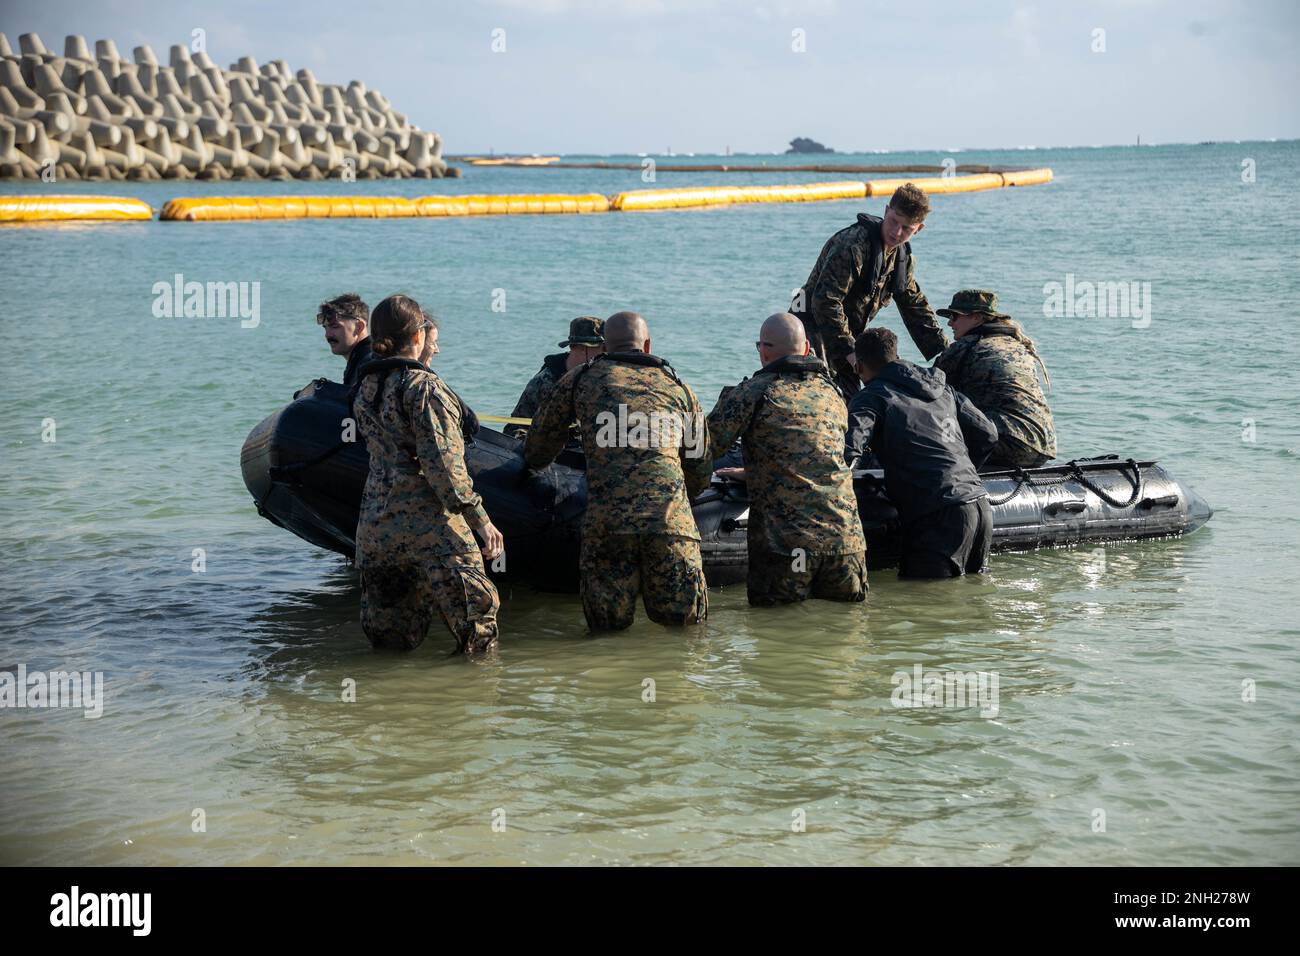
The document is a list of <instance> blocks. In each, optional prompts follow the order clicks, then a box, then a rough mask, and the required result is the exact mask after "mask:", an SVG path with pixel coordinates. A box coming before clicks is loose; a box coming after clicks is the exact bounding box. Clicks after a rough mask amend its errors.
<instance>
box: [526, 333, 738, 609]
mask: <svg viewBox="0 0 1300 956" xmlns="http://www.w3.org/2000/svg"><path fill="white" fill-rule="evenodd" d="M614 318H615V317H611V319H610V320H608V321H607V323H606V338H607V340H611V341H612V338H611V332H610V328H609V323H610V322H613V320H614ZM638 321H640V320H639V318H638ZM642 328H644V326H642ZM615 344H617V343H615ZM656 413H657V414H658V415H659V416H661V417H660V418H659V419H658V421H657V422H654V420H651V422H652V424H651V425H650V427H648V428H644V429H637V428H636V427H635V426H636V425H637V422H638V417H637V416H647V417H648V416H651V415H653V414H656ZM575 419H576V421H577V422H578V425H579V427H580V428H581V430H582V444H583V448H584V449H585V450H586V454H587V511H586V515H585V516H584V518H583V525H582V553H581V558H580V564H579V571H580V574H581V593H582V609H583V613H584V614H585V616H586V619H587V626H588V627H590V628H591V629H592V630H593V631H605V630H622V629H623V628H626V627H629V626H630V625H631V624H632V621H633V619H634V617H635V614H636V599H637V595H638V593H640V594H641V595H642V597H643V600H644V603H645V609H646V614H647V615H649V617H650V620H652V621H655V622H656V623H658V624H671V625H678V624H693V623H696V622H698V621H702V620H703V619H704V618H705V617H706V616H707V615H708V607H709V602H708V591H707V586H706V584H705V580H704V563H703V560H702V559H701V556H700V532H699V529H698V528H697V527H696V526H695V516H694V514H692V512H691V504H690V499H691V498H692V497H694V496H695V495H698V494H699V493H700V492H702V491H703V490H704V489H705V488H707V487H708V484H709V480H710V478H711V477H712V471H713V458H712V456H711V454H710V451H709V445H708V429H707V428H706V427H705V423H704V415H703V413H702V412H701V411H700V406H699V402H698V401H697V400H696V397H695V393H694V392H693V391H691V389H690V387H689V386H688V385H686V384H685V383H684V382H682V381H681V379H679V378H678V377H677V374H676V373H675V372H674V371H673V369H672V366H671V365H669V364H668V363H667V362H665V361H664V360H663V359H661V358H657V357H656V356H654V355H650V354H647V353H646V352H644V351H617V352H611V353H606V354H602V355H599V356H597V357H596V359H594V360H593V361H591V362H589V363H587V364H586V365H580V366H578V367H577V368H575V369H572V370H571V371H569V372H568V373H566V374H565V376H564V377H563V378H561V379H560V381H559V382H558V383H557V384H556V386H555V390H554V392H552V393H551V396H550V398H549V399H548V401H547V402H546V404H545V405H543V406H542V409H541V411H540V412H539V413H538V416H537V417H536V418H535V419H534V420H533V427H532V429H531V430H530V431H529V432H528V438H527V440H526V441H525V442H524V459H525V461H526V462H527V463H528V465H529V466H530V467H532V468H542V467H545V466H546V465H548V464H549V463H550V462H551V461H553V460H554V459H555V456H556V455H557V454H559V452H560V450H561V449H562V448H563V447H564V443H565V441H566V440H567V437H568V432H569V423H570V422H572V421H574V420H575ZM620 423H623V424H625V425H626V426H627V430H626V433H625V434H620V431H621V430H620V429H619V428H618V425H619V424H620Z"/></svg>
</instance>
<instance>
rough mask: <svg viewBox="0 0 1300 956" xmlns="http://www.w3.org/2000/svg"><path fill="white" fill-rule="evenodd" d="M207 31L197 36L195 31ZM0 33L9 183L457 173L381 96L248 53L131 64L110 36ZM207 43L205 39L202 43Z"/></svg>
mask: <svg viewBox="0 0 1300 956" xmlns="http://www.w3.org/2000/svg"><path fill="white" fill-rule="evenodd" d="M195 32H196V33H198V32H199V31H195ZM18 42H19V50H20V52H19V53H15V52H14V50H13V48H12V47H11V46H10V45H9V40H8V38H7V37H6V36H5V35H4V34H3V33H0V179H11V178H17V179H38V178H39V179H44V180H47V181H49V180H54V179H162V178H168V179H194V178H198V179H231V178H240V179H263V178H265V179H288V178H290V177H295V178H298V179H324V178H331V179H344V180H352V179H377V178H379V177H381V176H397V177H406V176H419V177H423V178H440V177H442V176H448V175H452V176H454V175H457V174H458V173H459V170H458V169H455V168H452V169H448V167H447V164H446V162H445V161H444V160H443V158H442V137H441V136H439V135H438V134H437V133H433V132H429V131H426V130H422V129H419V128H417V127H415V126H412V125H411V123H410V122H409V121H408V119H407V118H406V116H405V115H403V114H402V113H399V112H397V111H396V110H395V109H394V108H393V105H392V104H391V103H390V102H389V101H388V98H387V97H385V96H384V95H383V94H382V93H380V92H379V91H378V90H371V89H367V88H366V86H365V84H364V83H362V82H360V81H358V80H353V81H352V82H350V83H348V84H347V85H346V86H344V85H339V84H333V83H318V82H317V81H316V77H315V76H313V75H312V72H311V70H306V69H303V70H298V71H297V72H296V73H294V72H291V71H290V69H289V66H288V64H286V63H285V62H284V61H283V60H272V61H270V62H269V63H264V64H261V65H259V64H258V63H257V62H256V61H254V60H253V58H252V57H250V56H245V57H241V58H240V59H239V60H238V62H236V63H232V64H231V65H230V68H229V69H222V68H220V67H219V66H217V64H216V63H214V62H213V61H212V59H211V58H210V57H209V56H208V54H207V52H206V51H205V50H203V49H201V48H200V49H193V50H192V49H191V47H190V46H186V45H182V44H177V45H175V46H173V47H172V48H171V51H170V56H169V57H168V64H167V65H163V64H161V63H159V62H158V60H157V58H156V57H155V56H154V53H153V50H151V49H150V48H149V47H148V46H138V47H136V48H135V50H134V51H133V58H132V59H130V60H128V59H126V58H125V57H124V56H122V55H121V54H119V53H118V51H117V47H116V46H115V45H114V44H113V41H112V40H97V41H95V52H94V54H93V55H92V54H91V52H90V46H89V44H87V43H86V40H85V38H84V37H81V36H77V35H73V36H69V37H68V38H67V39H66V41H65V42H64V51H63V55H62V56H59V55H57V54H55V53H53V52H51V51H50V50H48V49H46V47H45V45H44V44H43V43H42V42H41V38H40V37H39V36H37V35H36V34H35V33H25V34H23V35H22V36H21V37H19V38H18ZM194 45H195V46H196V47H201V46H202V44H201V43H199V42H198V41H197V40H196V41H195V44H194Z"/></svg>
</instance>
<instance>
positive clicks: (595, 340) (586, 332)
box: [560, 315, 605, 348]
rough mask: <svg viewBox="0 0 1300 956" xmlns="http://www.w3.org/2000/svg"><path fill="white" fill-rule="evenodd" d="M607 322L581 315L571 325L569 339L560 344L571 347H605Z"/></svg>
mask: <svg viewBox="0 0 1300 956" xmlns="http://www.w3.org/2000/svg"><path fill="white" fill-rule="evenodd" d="M604 333H605V321H604V320H603V319H598V318H596V317H595V316H592V315H580V316H578V317H577V318H576V319H574V320H573V321H572V322H570V323H569V337H568V338H567V339H565V340H564V341H563V342H561V343H560V347H561V348H567V347H568V346H570V345H604V344H605V334H604Z"/></svg>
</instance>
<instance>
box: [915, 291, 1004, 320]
mask: <svg viewBox="0 0 1300 956" xmlns="http://www.w3.org/2000/svg"><path fill="white" fill-rule="evenodd" d="M934 311H935V312H936V313H937V314H939V315H942V316H943V317H944V318H945V319H951V318H952V317H953V316H954V315H973V314H978V315H987V316H988V317H989V318H990V319H1009V318H1011V316H1009V315H1007V314H1005V313H1003V312H999V311H998V294H997V293H996V292H989V291H988V290H987V289H962V290H961V291H960V292H958V293H956V294H955V295H953V297H952V304H951V305H949V306H948V308H946V309H935V310H934Z"/></svg>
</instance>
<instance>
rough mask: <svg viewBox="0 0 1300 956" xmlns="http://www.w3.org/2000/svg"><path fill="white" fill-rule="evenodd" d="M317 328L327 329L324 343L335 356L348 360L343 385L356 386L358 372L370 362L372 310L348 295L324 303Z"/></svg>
mask: <svg viewBox="0 0 1300 956" xmlns="http://www.w3.org/2000/svg"><path fill="white" fill-rule="evenodd" d="M316 324H317V325H320V326H323V327H324V329H325V341H326V343H327V344H328V345H329V347H330V351H331V352H333V353H334V354H335V355H343V356H346V357H347V361H348V364H347V365H346V366H345V367H344V369H343V384H344V385H355V384H356V383H357V372H358V370H360V368H361V366H362V365H364V364H365V363H366V362H368V361H370V356H371V348H370V309H368V308H367V307H366V304H365V302H363V301H362V300H361V296H359V295H357V294H356V293H355V292H346V293H344V294H343V295H340V296H336V297H335V298H333V299H330V300H329V301H328V302H322V303H321V306H320V308H319V309H318V310H317V312H316Z"/></svg>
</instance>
